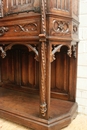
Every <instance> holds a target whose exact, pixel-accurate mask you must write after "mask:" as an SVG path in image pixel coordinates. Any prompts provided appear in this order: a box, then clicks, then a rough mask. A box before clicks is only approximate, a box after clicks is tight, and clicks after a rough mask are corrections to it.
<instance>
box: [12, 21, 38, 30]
mask: <svg viewBox="0 0 87 130" xmlns="http://www.w3.org/2000/svg"><path fill="white" fill-rule="evenodd" d="M37 26H38V25H37V23H29V24H24V25H15V26H14V31H15V32H21V31H22V32H30V31H36V30H37Z"/></svg>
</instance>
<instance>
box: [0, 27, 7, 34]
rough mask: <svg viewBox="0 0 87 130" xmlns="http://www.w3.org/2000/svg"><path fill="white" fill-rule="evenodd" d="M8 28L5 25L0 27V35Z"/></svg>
mask: <svg viewBox="0 0 87 130" xmlns="http://www.w3.org/2000/svg"><path fill="white" fill-rule="evenodd" d="M8 30H9V29H8V28H7V27H0V36H3V35H4V34H5V32H7V31H8Z"/></svg>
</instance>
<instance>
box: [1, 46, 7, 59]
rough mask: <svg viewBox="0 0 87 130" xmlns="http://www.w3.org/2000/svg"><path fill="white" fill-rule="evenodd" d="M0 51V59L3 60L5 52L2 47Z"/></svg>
mask: <svg viewBox="0 0 87 130" xmlns="http://www.w3.org/2000/svg"><path fill="white" fill-rule="evenodd" d="M0 51H1V57H2V58H5V56H6V52H5V51H4V50H3V48H2V47H0Z"/></svg>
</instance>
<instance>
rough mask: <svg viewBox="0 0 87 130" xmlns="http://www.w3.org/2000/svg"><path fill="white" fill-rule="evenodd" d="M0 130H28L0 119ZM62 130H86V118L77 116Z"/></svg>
mask: <svg viewBox="0 0 87 130" xmlns="http://www.w3.org/2000/svg"><path fill="white" fill-rule="evenodd" d="M0 130H30V129H29V128H25V127H23V126H20V125H18V124H15V123H12V122H9V121H6V120H4V119H0ZM62 130H87V116H85V115H81V114H79V115H78V116H77V117H76V119H75V120H73V121H72V123H71V124H70V125H69V126H68V127H66V128H64V129H62Z"/></svg>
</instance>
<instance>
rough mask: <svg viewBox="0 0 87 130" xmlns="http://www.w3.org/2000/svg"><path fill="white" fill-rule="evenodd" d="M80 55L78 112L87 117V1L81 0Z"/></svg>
mask: <svg viewBox="0 0 87 130" xmlns="http://www.w3.org/2000/svg"><path fill="white" fill-rule="evenodd" d="M79 1H80V8H79V21H80V26H79V39H80V42H79V50H78V51H79V55H78V74H77V98H76V101H77V103H78V105H79V107H78V112H80V113H83V114H86V115H87V0H79Z"/></svg>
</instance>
